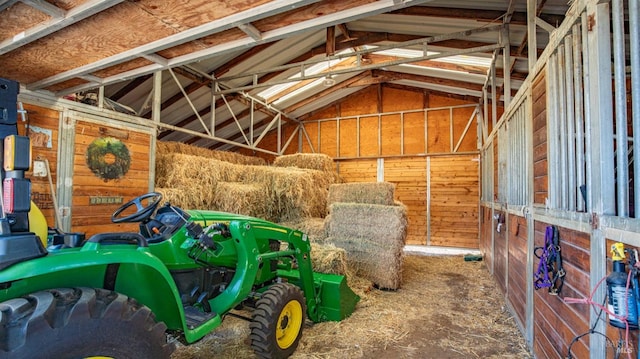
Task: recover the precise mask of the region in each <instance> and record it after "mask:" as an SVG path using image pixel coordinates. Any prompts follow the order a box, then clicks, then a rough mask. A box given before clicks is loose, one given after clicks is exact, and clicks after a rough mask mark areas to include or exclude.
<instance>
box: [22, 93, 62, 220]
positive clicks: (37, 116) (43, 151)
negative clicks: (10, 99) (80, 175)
mask: <svg viewBox="0 0 640 359" xmlns="http://www.w3.org/2000/svg"><path fill="white" fill-rule="evenodd" d="M23 106H24V110H25V111H26V116H27V121H20V120H19V121H18V134H20V135H28V136H29V138H30V139H31V147H32V157H33V159H34V160H38V161H43V162H44V163H45V164H46V163H47V162H48V164H49V168H48V171H49V173H50V176H51V184H52V185H53V186H51V185H50V184H49V179H48V176H46V175H45V176H37V177H36V176H33V166H32V168H31V170H30V171H27V172H26V173H25V177H27V178H29V179H30V180H31V200H32V201H33V203H35V204H36V206H38V208H39V209H40V210H41V211H42V213H43V214H44V216H45V218H46V220H47V225H48V226H49V227H56V221H55V206H54V200H53V199H54V197H55V185H56V182H57V178H58V175H57V173H58V171H57V165H58V126H59V124H60V111H58V110H56V109H52V108H47V107H42V106H37V105H32V104H28V103H24V104H23ZM52 187H53V188H52Z"/></svg>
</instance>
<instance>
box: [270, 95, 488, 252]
mask: <svg viewBox="0 0 640 359" xmlns="http://www.w3.org/2000/svg"><path fill="white" fill-rule="evenodd" d="M425 105H426V106H428V108H444V107H447V106H459V105H469V103H466V102H463V101H460V100H456V99H451V98H444V97H439V96H433V95H429V94H428V93H425V92H422V91H420V92H416V91H406V90H400V89H395V88H387V87H382V86H370V87H368V88H366V89H364V90H361V91H359V92H357V93H355V94H352V95H351V96H348V97H347V98H345V99H344V100H343V101H341V102H339V103H336V104H333V105H331V106H329V107H327V108H325V109H323V110H320V111H317V112H316V113H315V114H313V116H311V117H310V118H309V119H308V120H306V121H305V122H304V128H305V131H306V133H307V134H308V136H309V140H310V141H307V139H306V137H305V138H303V140H302V147H301V151H302V152H312V151H315V152H320V153H324V154H327V155H329V156H331V157H332V158H334V159H335V160H336V162H337V168H338V171H339V173H340V175H341V176H342V178H343V179H344V180H345V181H346V182H375V181H376V180H377V178H378V173H379V172H380V173H382V174H383V176H384V180H385V181H388V182H392V183H394V184H396V199H397V200H399V201H401V202H403V203H404V204H405V205H406V206H407V208H408V216H409V228H408V231H409V233H408V237H407V243H409V244H422V245H427V244H428V245H437V246H452V247H464V248H478V245H479V244H478V208H479V207H478V200H479V188H478V171H479V169H478V166H479V163H478V155H477V148H476V146H477V136H476V129H477V126H476V124H475V122H474V123H473V124H472V125H471V126H470V127H469V131H468V132H467V133H466V135H465V136H463V131H464V128H465V127H466V125H467V123H468V121H469V119H470V117H471V115H472V113H473V111H474V108H473V107H463V108H453V109H449V108H445V109H438V110H432V111H428V112H427V114H426V115H425V113H424V112H416V113H407V114H403V115H400V114H385V115H381V116H378V115H376V114H377V113H389V112H394V111H410V110H420V109H423V108H425V107H423V106H425ZM371 114H373V115H371ZM450 115H453V116H452V117H451V116H450ZM349 116H360V117H359V118H358V119H356V118H346V117H349ZM337 118H340V119H339V120H337ZM425 124H426V126H425ZM451 124H453V131H451V130H450V129H451V127H450V125H451ZM425 131H426V132H425ZM452 132H453V136H452V135H451V133H452ZM357 139H359V142H358V141H357ZM265 140H267V139H266V138H265ZM267 141H273V138H270V139H269V140H267ZM309 142H310V143H309ZM458 144H459V148H458V153H453V149H454V148H455V147H456V146H457V145H458ZM379 159H380V160H381V161H382V162H381V163H379V161H378V160H379ZM378 165H380V166H382V167H381V168H380V169H378Z"/></svg>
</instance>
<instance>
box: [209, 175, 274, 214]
mask: <svg viewBox="0 0 640 359" xmlns="http://www.w3.org/2000/svg"><path fill="white" fill-rule="evenodd" d="M264 192H265V188H264V186H263V185H262V184H260V183H239V182H218V185H217V187H216V191H215V195H214V197H213V209H215V210H218V211H222V212H230V213H237V214H242V215H245V216H251V217H258V218H265V217H266V214H267V203H266V202H265V201H264Z"/></svg>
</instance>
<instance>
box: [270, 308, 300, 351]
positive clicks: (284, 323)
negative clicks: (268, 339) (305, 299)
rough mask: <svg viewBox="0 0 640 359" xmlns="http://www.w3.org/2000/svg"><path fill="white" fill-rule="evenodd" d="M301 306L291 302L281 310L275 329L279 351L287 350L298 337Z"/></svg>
mask: <svg viewBox="0 0 640 359" xmlns="http://www.w3.org/2000/svg"><path fill="white" fill-rule="evenodd" d="M302 318H303V316H302V305H300V302H298V301H296V300H292V301H290V302H289V303H287V305H285V306H284V308H282V312H280V317H279V318H278V326H277V327H276V340H277V341H278V346H279V347H280V348H281V349H287V348H289V347H290V346H291V345H292V344H293V343H294V342H295V341H296V338H297V337H298V334H299V333H300V328H302Z"/></svg>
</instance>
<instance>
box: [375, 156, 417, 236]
mask: <svg viewBox="0 0 640 359" xmlns="http://www.w3.org/2000/svg"><path fill="white" fill-rule="evenodd" d="M384 180H385V181H386V182H391V183H394V184H395V185H396V191H395V197H396V198H395V199H396V200H398V201H400V202H402V203H403V204H404V205H405V206H406V207H407V219H408V222H409V225H408V227H407V239H406V242H407V243H408V244H418V245H420V244H422V245H426V244H427V160H426V159H425V158H424V157H406V158H393V159H387V160H385V161H384Z"/></svg>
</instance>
